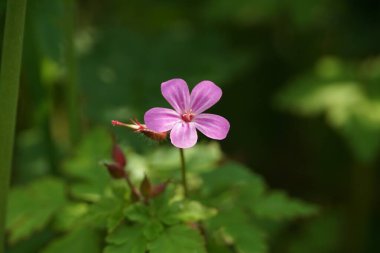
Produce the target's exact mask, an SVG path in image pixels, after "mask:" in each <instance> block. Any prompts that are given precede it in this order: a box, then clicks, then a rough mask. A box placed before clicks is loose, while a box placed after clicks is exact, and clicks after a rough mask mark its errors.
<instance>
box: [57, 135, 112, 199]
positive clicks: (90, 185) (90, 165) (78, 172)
mask: <svg viewBox="0 0 380 253" xmlns="http://www.w3.org/2000/svg"><path fill="white" fill-rule="evenodd" d="M110 154H111V137H110V135H109V134H108V133H107V132H106V131H105V130H102V129H95V130H93V131H92V132H90V133H89V134H88V135H87V136H86V138H85V139H84V140H83V141H82V143H81V144H80V145H79V147H78V149H77V151H76V154H75V156H74V157H73V158H72V159H70V160H69V161H67V162H66V163H65V164H64V172H65V173H66V174H67V175H68V176H70V177H73V178H75V179H76V182H75V183H74V184H73V186H72V187H71V189H70V190H71V192H72V194H73V195H74V196H75V197H77V198H80V199H84V200H87V201H97V200H99V199H100V198H101V196H102V195H103V193H104V191H105V188H106V187H107V185H108V183H109V182H110V181H111V179H110V176H109V175H108V173H107V170H106V169H105V167H104V166H102V165H101V164H100V161H102V160H104V159H105V158H107V157H110Z"/></svg>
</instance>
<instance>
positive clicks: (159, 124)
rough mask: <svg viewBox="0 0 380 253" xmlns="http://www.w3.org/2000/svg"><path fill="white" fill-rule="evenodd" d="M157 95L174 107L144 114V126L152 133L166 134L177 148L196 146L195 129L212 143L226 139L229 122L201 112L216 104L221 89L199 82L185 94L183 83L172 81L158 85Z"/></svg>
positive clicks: (186, 90) (212, 84) (159, 108)
mask: <svg viewBox="0 0 380 253" xmlns="http://www.w3.org/2000/svg"><path fill="white" fill-rule="evenodd" d="M161 93H162V95H163V96H164V98H165V99H166V100H167V101H168V102H169V104H170V105H171V106H172V107H173V108H174V110H172V109H167V108H161V107H155V108H152V109H150V110H149V111H147V112H146V113H145V115H144V121H145V124H146V126H147V127H148V128H149V129H151V130H153V131H156V132H166V131H170V140H171V142H172V144H173V145H174V146H176V147H178V148H191V147H192V146H194V145H195V144H196V143H197V140H198V135H197V131H196V130H197V129H198V130H199V131H200V132H201V133H203V134H204V135H206V136H207V137H209V138H211V139H215V140H222V139H224V138H226V136H227V133H228V131H229V129H230V123H229V122H228V120H226V119H225V118H223V117H222V116H219V115H215V114H209V113H203V112H204V111H206V110H207V109H209V108H210V107H211V106H213V105H214V104H216V102H218V101H219V99H220V98H221V96H222V90H221V89H220V88H219V87H218V86H216V85H215V84H214V83H213V82H211V81H202V82H200V83H199V84H197V85H196V86H195V87H194V89H193V90H192V91H191V94H190V92H189V88H188V86H187V84H186V82H185V81H184V80H182V79H172V80H169V81H167V82H164V83H162V84H161Z"/></svg>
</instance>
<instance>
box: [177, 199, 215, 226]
mask: <svg viewBox="0 0 380 253" xmlns="http://www.w3.org/2000/svg"><path fill="white" fill-rule="evenodd" d="M179 208H180V210H179V214H178V218H179V219H180V220H182V221H184V222H196V221H201V220H206V219H209V218H211V217H212V216H214V215H216V214H217V210H216V209H215V208H207V207H205V206H203V205H202V204H201V203H199V202H197V201H184V202H183V203H180V204H179Z"/></svg>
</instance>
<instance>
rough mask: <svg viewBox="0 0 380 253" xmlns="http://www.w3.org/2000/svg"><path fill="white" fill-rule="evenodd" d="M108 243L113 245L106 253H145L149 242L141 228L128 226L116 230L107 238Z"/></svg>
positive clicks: (108, 247) (109, 246)
mask: <svg viewBox="0 0 380 253" xmlns="http://www.w3.org/2000/svg"><path fill="white" fill-rule="evenodd" d="M106 241H107V242H108V243H109V244H111V245H108V246H107V247H106V249H105V251H104V252H105V253H119V252H120V253H145V250H146V246H147V240H146V239H145V237H144V235H143V228H142V227H141V226H126V225H125V224H123V225H121V226H119V227H118V228H116V229H115V230H114V231H113V232H112V233H111V234H109V235H108V236H107V239H106Z"/></svg>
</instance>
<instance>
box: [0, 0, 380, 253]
mask: <svg viewBox="0 0 380 253" xmlns="http://www.w3.org/2000/svg"><path fill="white" fill-rule="evenodd" d="M4 2H5V1H0V3H1V4H0V6H1V20H2V23H3V20H4V6H5V3H4ZM66 2H67V1H63V0H29V3H28V11H27V21H26V32H25V42H24V59H23V60H24V62H23V71H22V84H21V93H20V104H19V116H18V124H17V125H18V130H17V143H16V154H15V169H14V175H13V183H14V184H17V183H23V182H27V181H30V180H32V179H33V178H34V177H38V176H40V175H43V174H47V173H53V174H54V173H56V171H57V170H58V168H59V166H60V163H61V159H62V157H64V156H65V155H67V154H68V153H70V149H71V147H73V146H75V143H77V142H78V141H79V140H80V139H81V137H82V136H83V135H85V134H86V131H87V130H88V129H90V128H92V127H94V126H102V127H105V128H109V129H111V124H110V120H112V119H118V120H122V121H128V120H129V119H130V118H133V117H135V116H136V117H137V118H139V119H141V120H142V119H143V113H144V112H145V111H146V110H147V109H149V108H151V107H153V106H158V105H161V106H166V102H165V101H164V99H163V98H162V96H161V94H160V88H159V87H160V83H161V82H163V81H166V80H169V79H171V78H175V77H180V78H183V79H185V80H186V81H187V82H188V84H189V85H190V86H191V87H193V86H194V85H195V84H197V83H198V82H200V81H202V80H212V81H214V82H215V83H216V84H218V85H219V86H221V87H222V89H223V97H222V100H221V101H220V102H219V103H218V104H217V105H216V106H215V107H213V108H212V110H211V111H212V112H215V113H217V114H220V115H223V116H225V117H226V118H228V119H229V121H230V123H231V131H230V134H229V136H228V138H227V139H226V140H224V141H222V142H221V145H222V149H223V150H224V152H225V154H226V156H227V157H228V158H230V159H234V160H238V161H240V162H242V163H244V164H246V165H249V166H250V167H251V168H252V169H253V170H254V171H256V172H257V173H259V174H261V175H263V176H264V178H265V179H266V180H267V182H268V184H269V185H270V186H271V187H273V188H283V189H285V190H286V191H288V192H289V194H290V195H292V196H295V197H299V198H302V199H304V200H307V201H309V202H313V203H317V204H318V205H320V206H321V208H322V212H321V214H320V217H317V218H314V219H312V220H310V221H307V222H303V223H302V224H295V225H294V227H291V228H290V230H289V235H288V237H287V238H274V239H273V240H272V245H271V247H272V251H273V252H290V253H298V252H299V253H301V252H305V253H312V252H319V253H322V252H326V253H327V252H358V253H359V252H379V251H380V248H379V246H378V245H377V239H379V238H380V220H379V216H378V215H377V214H378V212H379V198H378V196H377V194H376V193H377V192H378V186H377V183H378V182H379V181H378V180H377V179H378V177H379V172H378V168H377V167H379V155H378V154H379V152H378V151H379V150H378V147H379V144H380V139H379V138H380V109H379V104H380V96H379V95H380V58H379V45H380V32H379V28H380V1H377V0H362V1H358V0H310V1H305V0H287V1H280V0H278V1H277V0H235V1H229V0H209V1H200V0H195V1H174V0H163V1H153V0H139V1H137V0H132V1H124V0H111V1H100V0H81V1H76V3H75V6H74V8H71V7H70V6H69V5H67V3H66ZM72 20H74V22H71V21H72ZM1 27H3V24H2V25H1ZM72 38H73V39H74V42H75V43H74V47H70V46H68V43H65V42H67V41H68V40H70V39H72ZM329 87H330V88H329ZM112 131H114V132H115V133H116V136H117V138H118V139H120V140H121V141H122V142H124V143H126V144H128V145H132V146H134V147H135V148H137V149H138V150H140V151H141V152H143V151H147V150H149V148H150V147H149V145H148V147H146V146H147V145H146V142H141V139H139V138H137V137H135V136H134V135H133V134H130V133H128V132H127V131H125V129H112ZM296 232H297V233H296Z"/></svg>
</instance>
